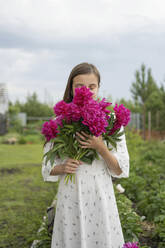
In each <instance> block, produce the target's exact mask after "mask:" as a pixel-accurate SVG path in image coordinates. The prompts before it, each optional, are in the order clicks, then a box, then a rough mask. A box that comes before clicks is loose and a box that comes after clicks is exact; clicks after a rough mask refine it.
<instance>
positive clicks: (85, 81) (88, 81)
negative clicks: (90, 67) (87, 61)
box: [72, 73, 99, 100]
mask: <svg viewBox="0 0 165 248" xmlns="http://www.w3.org/2000/svg"><path fill="white" fill-rule="evenodd" d="M82 86H86V87H87V88H89V89H90V91H91V92H92V93H93V96H92V97H93V99H94V100H96V99H97V95H98V90H99V87H98V79H97V76H96V75H95V74H94V73H90V74H80V75H77V76H76V77H74V78H73V84H72V91H73V97H74V95H75V88H77V87H82Z"/></svg>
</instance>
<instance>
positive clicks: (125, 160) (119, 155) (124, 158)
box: [107, 126, 130, 178]
mask: <svg viewBox="0 0 165 248" xmlns="http://www.w3.org/2000/svg"><path fill="white" fill-rule="evenodd" d="M123 130H124V127H123V126H121V128H120V131H123ZM120 139H121V141H118V142H117V151H116V149H115V148H114V147H113V146H112V145H111V144H109V147H111V148H113V150H111V151H110V152H112V153H113V155H114V156H115V157H116V159H117V161H118V163H119V166H120V169H121V170H122V173H121V174H120V175H116V174H115V173H114V172H113V171H112V170H111V169H110V168H109V167H108V166H107V170H108V174H109V175H111V176H113V177H117V178H122V177H125V178H126V177H129V168H130V163H129V153H128V149H127V143H126V137H125V133H124V134H123V135H121V136H120Z"/></svg>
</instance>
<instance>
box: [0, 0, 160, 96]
mask: <svg viewBox="0 0 165 248" xmlns="http://www.w3.org/2000/svg"><path fill="white" fill-rule="evenodd" d="M0 6H1V8H0V17H1V18H0V37H1V39H0V57H1V60H0V82H1V81H3V82H7V83H8V85H9V91H10V97H11V99H12V100H15V99H16V98H17V97H20V99H22V100H23V99H24V98H25V97H26V93H27V92H28V91H29V92H33V91H34V90H35V91H37V92H38V94H39V96H40V99H44V94H45V93H44V92H45V89H46V90H47V91H50V94H52V97H53V99H58V98H59V97H62V96H63V92H64V89H65V86H66V82H67V79H68V76H69V73H70V71H71V69H72V68H73V67H74V66H75V65H77V64H79V63H81V62H89V63H93V64H95V65H96V66H97V67H98V69H99V71H100V73H101V80H102V84H101V89H100V90H101V91H100V94H107V95H108V94H111V95H112V96H113V98H116V97H118V98H119V97H122V96H124V97H125V98H129V97H130V92H129V87H130V85H131V82H132V80H133V79H134V71H135V69H139V68H140V64H141V63H142V62H144V63H146V64H147V66H150V67H151V68H153V71H154V72H153V73H154V76H155V77H156V79H158V80H159V81H160V80H161V79H163V77H164V68H163V67H164V57H163V51H164V44H165V32H164V31H165V30H164V25H165V13H164V9H165V2H163V1H161V0H157V1H155V0H139V1H131V0H125V1H122V0H115V1H112V0H95V1H94V0H91V1H87V0H84V1H75V0H70V1H68V0H63V1H57V0H47V1H44V0H35V1H32V0H13V1H11V0H5V1H2V0H0Z"/></svg>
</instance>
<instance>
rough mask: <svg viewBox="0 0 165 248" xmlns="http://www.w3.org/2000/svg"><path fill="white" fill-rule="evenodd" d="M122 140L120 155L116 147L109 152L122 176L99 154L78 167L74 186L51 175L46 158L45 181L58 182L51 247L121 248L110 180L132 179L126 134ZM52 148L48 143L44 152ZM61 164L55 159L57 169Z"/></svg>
mask: <svg viewBox="0 0 165 248" xmlns="http://www.w3.org/2000/svg"><path fill="white" fill-rule="evenodd" d="M123 130H124V127H123V126H122V127H121V131H123ZM120 137H121V138H122V140H121V141H120V142H118V143H117V152H116V150H115V149H114V148H113V150H112V151H110V152H112V153H113V155H114V156H115V157H116V158H117V160H118V163H119V166H120V168H121V170H122V173H121V174H120V175H116V174H115V173H114V172H113V171H112V170H110V169H109V167H108V166H107V164H106V162H105V161H104V159H103V158H102V157H101V156H100V155H99V157H100V160H94V161H93V163H92V165H89V164H85V163H83V164H82V165H79V167H78V168H77V171H76V178H75V179H76V180H75V184H74V182H71V181H70V180H69V181H68V185H66V184H65V182H64V178H65V176H66V174H64V175H55V176H52V175H49V174H50V170H51V165H50V163H49V162H48V164H47V165H46V166H45V158H44V159H43V162H42V176H43V179H44V181H52V182H56V181H58V180H59V187H58V192H57V205H56V215H55V221H54V228H53V234H52V241H51V248H122V246H123V244H124V237H123V232H122V227H121V223H120V218H119V213H118V208H117V204H116V198H115V194H114V188H113V183H112V178H111V176H113V177H116V178H122V177H125V178H126V177H129V167H130V165H129V153H128V150H127V144H126V138H125V133H124V134H123V135H122V136H120ZM50 147H51V142H48V143H47V144H46V146H45V148H44V153H45V152H47V151H48V150H49V149H50ZM110 147H112V146H111V145H110ZM62 162H63V161H61V159H56V160H55V166H56V165H57V164H59V163H62ZM52 200H53V199H52Z"/></svg>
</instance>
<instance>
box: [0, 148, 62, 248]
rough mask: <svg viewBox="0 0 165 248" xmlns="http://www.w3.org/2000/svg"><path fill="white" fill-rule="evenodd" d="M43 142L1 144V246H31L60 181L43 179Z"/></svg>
mask: <svg viewBox="0 0 165 248" xmlns="http://www.w3.org/2000/svg"><path fill="white" fill-rule="evenodd" d="M42 155H43V149H42V145H41V144H31V145H29V144H28V145H0V202H1V205H0V247H1V248H7V247H8V248H9V247H10V248H12V247H13V248H16V247H23V248H26V247H28V248H29V247H30V245H31V243H32V242H33V240H34V239H35V237H36V232H37V230H38V228H39V227H40V225H41V221H42V217H43V215H45V214H46V208H47V206H49V205H50V204H51V202H52V200H53V199H54V197H55V195H56V192H57V186H58V184H57V183H52V182H44V181H43V178H42V174H41V162H42Z"/></svg>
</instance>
